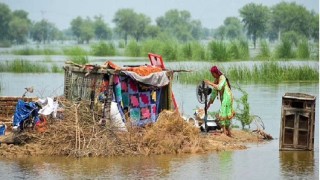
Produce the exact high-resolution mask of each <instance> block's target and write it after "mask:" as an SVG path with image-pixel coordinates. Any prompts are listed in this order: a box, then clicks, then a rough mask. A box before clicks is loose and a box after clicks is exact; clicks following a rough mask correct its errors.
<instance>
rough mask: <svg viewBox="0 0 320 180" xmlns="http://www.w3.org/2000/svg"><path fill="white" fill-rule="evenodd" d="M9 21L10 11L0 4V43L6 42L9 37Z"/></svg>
mask: <svg viewBox="0 0 320 180" xmlns="http://www.w3.org/2000/svg"><path fill="white" fill-rule="evenodd" d="M10 21H11V10H10V8H9V7H8V6H7V5H6V4H3V3H0V41H2V40H8V39H9V38H10V36H9V23H10Z"/></svg>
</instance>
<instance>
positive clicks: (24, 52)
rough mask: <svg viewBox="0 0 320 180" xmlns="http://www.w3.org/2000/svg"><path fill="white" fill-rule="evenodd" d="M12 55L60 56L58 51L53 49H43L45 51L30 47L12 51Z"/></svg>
mask: <svg viewBox="0 0 320 180" xmlns="http://www.w3.org/2000/svg"><path fill="white" fill-rule="evenodd" d="M11 53H12V54H14V55H58V54H61V53H60V52H58V51H55V50H53V49H49V48H45V49H38V48H37V49H33V48H30V47H25V48H23V49H17V50H12V51H11Z"/></svg>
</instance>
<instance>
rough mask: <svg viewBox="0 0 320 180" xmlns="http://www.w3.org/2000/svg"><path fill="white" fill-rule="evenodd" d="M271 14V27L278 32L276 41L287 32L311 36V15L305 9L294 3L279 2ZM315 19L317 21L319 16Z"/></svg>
mask: <svg viewBox="0 0 320 180" xmlns="http://www.w3.org/2000/svg"><path fill="white" fill-rule="evenodd" d="M271 12H272V17H271V25H272V28H273V29H274V30H275V31H277V32H278V39H280V37H281V33H282V32H287V31H295V32H297V33H299V34H302V35H304V36H305V37H309V36H310V35H311V31H310V27H311V24H312V14H311V12H309V11H308V10H307V9H306V8H305V7H303V6H300V5H297V4H296V3H294V2H292V3H287V2H281V3H279V4H276V5H275V6H273V7H272V8H271ZM317 19H318V20H319V16H317ZM315 28H316V27H315Z"/></svg>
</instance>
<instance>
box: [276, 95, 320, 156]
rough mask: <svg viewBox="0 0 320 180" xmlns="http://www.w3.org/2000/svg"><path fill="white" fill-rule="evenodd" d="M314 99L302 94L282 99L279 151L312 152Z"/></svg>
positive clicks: (285, 96)
mask: <svg viewBox="0 0 320 180" xmlns="http://www.w3.org/2000/svg"><path fill="white" fill-rule="evenodd" d="M315 106H316V98H315V96H311V95H308V94H303V93H286V94H285V95H284V96H283V97H282V111H281V114H282V115H281V129H280V140H279V143H280V145H279V146H280V150H310V151H311V150H313V145H314V130H315Z"/></svg>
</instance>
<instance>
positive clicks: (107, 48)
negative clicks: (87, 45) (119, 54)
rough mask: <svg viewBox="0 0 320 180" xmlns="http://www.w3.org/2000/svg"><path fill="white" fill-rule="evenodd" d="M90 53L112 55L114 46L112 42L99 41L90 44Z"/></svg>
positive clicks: (114, 50) (114, 51)
mask: <svg viewBox="0 0 320 180" xmlns="http://www.w3.org/2000/svg"><path fill="white" fill-rule="evenodd" d="M91 54H92V55H94V56H114V55H116V48H115V46H114V45H113V44H112V43H108V44H107V43H105V42H99V43H98V44H94V45H92V46H91Z"/></svg>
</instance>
